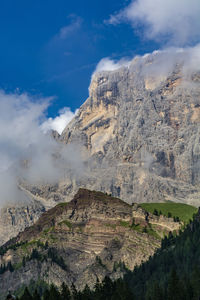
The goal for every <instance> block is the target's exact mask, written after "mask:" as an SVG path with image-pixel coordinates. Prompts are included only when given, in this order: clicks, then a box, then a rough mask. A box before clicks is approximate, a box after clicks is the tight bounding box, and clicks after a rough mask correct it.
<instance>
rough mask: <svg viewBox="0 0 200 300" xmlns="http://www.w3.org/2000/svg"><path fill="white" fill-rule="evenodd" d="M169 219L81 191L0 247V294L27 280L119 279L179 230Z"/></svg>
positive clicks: (81, 282)
mask: <svg viewBox="0 0 200 300" xmlns="http://www.w3.org/2000/svg"><path fill="white" fill-rule="evenodd" d="M180 226H181V224H180V223H177V222H174V221H173V219H172V218H166V217H164V216H162V215H161V216H160V217H156V216H154V215H152V214H150V213H147V212H146V211H145V210H143V209H142V208H141V207H139V206H138V205H136V204H135V205H129V204H127V203H125V202H123V201H121V200H120V199H118V198H113V197H111V196H108V195H105V194H103V193H101V192H95V191H89V190H85V189H80V190H79V192H78V193H77V194H76V195H75V197H74V199H73V200H72V201H71V202H69V203H60V204H58V205H57V206H56V207H54V208H52V209H50V210H49V211H47V212H45V213H44V214H43V215H42V216H41V217H40V218H39V220H38V221H37V222H36V224H35V225H33V226H31V227H29V228H26V229H25V231H23V232H21V233H20V234H19V235H18V236H17V237H16V238H14V239H12V240H10V241H9V242H8V243H6V244H5V245H4V246H2V247H1V248H0V254H1V256H0V265H1V270H0V290H1V295H2V296H4V293H6V292H7V291H8V290H10V289H12V291H15V290H17V289H18V288H19V287H21V286H22V285H23V284H25V285H27V284H29V282H30V280H35V281H37V280H38V278H40V280H44V281H45V282H47V283H49V284H50V283H54V284H56V285H57V286H60V285H61V284H62V282H63V281H65V282H66V283H67V284H68V285H71V284H72V283H74V284H75V285H76V286H77V288H79V289H82V288H83V287H84V286H85V284H86V283H87V284H88V285H89V286H94V284H95V282H96V280H97V278H99V280H102V279H103V278H104V276H105V275H109V276H111V278H118V277H119V276H122V275H123V274H124V273H125V272H126V268H129V269H133V268H134V267H135V266H136V265H139V264H140V263H141V262H142V261H146V260H147V259H148V258H149V256H150V255H153V253H154V252H155V250H156V249H157V248H158V247H159V246H160V238H161V237H162V236H163V235H165V234H168V233H169V231H178V229H179V228H180Z"/></svg>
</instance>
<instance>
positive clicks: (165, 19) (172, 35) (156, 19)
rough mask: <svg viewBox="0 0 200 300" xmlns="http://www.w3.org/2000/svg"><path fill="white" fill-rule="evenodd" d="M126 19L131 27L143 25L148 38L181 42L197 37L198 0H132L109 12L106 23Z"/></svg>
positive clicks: (199, 28) (199, 29)
mask: <svg viewBox="0 0 200 300" xmlns="http://www.w3.org/2000/svg"><path fill="white" fill-rule="evenodd" d="M124 21H128V22H130V23H131V24H132V26H133V27H135V28H138V26H140V28H141V25H142V26H143V27H142V29H143V30H144V33H145V37H146V38H148V39H155V40H160V39H163V38H164V39H165V40H166V41H167V42H168V43H169V42H170V43H171V44H173V45H178V46H182V45H185V44H188V43H191V42H198V40H199V38H200V2H199V0H175V1H174V0H136V1H132V2H131V4H130V5H129V6H127V7H126V8H125V9H123V10H122V11H120V12H119V13H117V14H115V15H112V16H111V17H110V19H109V20H108V21H107V23H109V24H113V25H116V24H119V23H121V22H124Z"/></svg>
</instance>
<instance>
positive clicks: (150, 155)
mask: <svg viewBox="0 0 200 300" xmlns="http://www.w3.org/2000/svg"><path fill="white" fill-rule="evenodd" d="M159 59H160V58H159V53H153V54H150V55H146V56H144V57H137V58H135V59H134V60H133V61H132V62H131V63H130V65H129V66H128V67H121V68H120V69H118V70H115V71H110V72H99V73H96V74H94V75H93V77H92V81H91V85H90V89H89V93H90V94H89V98H88V99H87V100H86V102H85V103H84V104H83V105H82V106H81V107H80V109H79V111H78V112H77V113H76V115H75V117H74V119H73V120H72V121H71V122H70V123H69V124H68V126H67V127H66V128H65V130H64V131H63V133H62V135H61V136H60V135H59V134H57V133H56V132H52V136H53V137H54V138H55V139H56V140H57V141H58V142H62V143H66V144H68V145H69V144H73V147H77V148H80V149H79V150H80V152H81V153H82V165H81V166H80V172H76V173H74V172H73V170H72V171H71V170H70V171H66V172H64V173H65V174H64V176H63V179H62V180H60V182H58V183H57V184H54V185H48V184H46V185H41V186H39V185H37V186H32V185H30V184H27V183H25V182H23V183H21V189H24V190H26V193H28V195H29V196H30V197H31V198H32V199H34V200H36V201H37V203H38V204H39V203H41V205H42V207H43V206H44V207H45V208H49V207H53V206H54V205H56V204H57V203H59V202H67V201H70V200H71V198H72V197H73V196H74V195H75V193H76V192H77V191H78V189H79V188H80V187H84V188H88V189H92V190H100V191H103V192H107V193H108V194H112V195H113V196H115V197H120V198H121V199H123V200H124V201H126V202H127V203H133V202H137V203H141V202H164V201H168V200H170V201H175V202H186V203H189V204H192V205H195V206H199V201H200V200H199V199H200V140H199V139H200V76H199V73H198V72H190V74H189V75H188V73H187V76H186V74H185V68H184V65H183V64H181V63H179V64H177V63H174V65H173V67H172V68H171V69H170V70H169V68H168V71H167V72H163V69H164V68H163V66H160V61H159ZM165 67H166V65H165ZM71 153H72V156H73V151H72V152H71ZM75 160H76V158H75V159H74V158H73V159H72V161H73V162H74V161H75ZM63 169H64V168H63ZM23 211H24V207H23V205H22V215H23ZM37 216H38V213H37V214H36V217H34V219H37ZM8 220H11V219H10V218H8V219H7V218H6V217H5V218H3V217H1V218H0V222H1V223H0V224H1V228H2V229H1V231H0V244H2V242H4V241H5V240H6V238H7V239H9V238H10V237H12V236H13V235H14V232H15V233H17V232H18V231H20V230H22V229H23V228H24V227H25V226H27V225H30V224H32V223H31V222H27V220H28V219H27V218H24V225H23V226H22V225H20V226H18V227H17V226H16V227H15V228H14V227H13V225H12V222H11V221H10V223H8ZM22 220H23V218H22ZM20 222H21V221H20ZM22 222H23V221H22ZM9 224H10V226H11V230H10V229H9V230H6V229H5V228H8V225H9ZM13 229H14V231H13ZM17 230H18V231H17Z"/></svg>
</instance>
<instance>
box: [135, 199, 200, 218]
mask: <svg viewBox="0 0 200 300" xmlns="http://www.w3.org/2000/svg"><path fill="white" fill-rule="evenodd" d="M140 206H141V207H142V208H144V209H145V210H146V211H148V212H150V213H153V212H154V209H157V211H158V212H160V211H161V212H162V214H163V215H165V216H168V212H170V213H171V214H172V217H179V219H180V220H181V221H183V222H186V223H187V222H188V221H189V220H190V219H192V216H193V214H194V213H197V210H198V209H197V208H196V207H194V206H191V205H187V204H183V203H174V202H166V203H142V204H141V205H140Z"/></svg>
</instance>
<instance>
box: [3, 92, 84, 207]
mask: <svg viewBox="0 0 200 300" xmlns="http://www.w3.org/2000/svg"><path fill="white" fill-rule="evenodd" d="M49 102H50V101H49V99H37V100H36V99H33V98H32V97H30V96H28V95H27V94H21V95H18V94H6V93H5V92H4V91H0V205H2V203H3V204H5V203H7V204H8V203H10V202H12V201H13V200H14V201H20V200H23V199H25V195H24V194H23V193H22V192H21V191H20V189H19V188H18V180H19V179H22V180H25V181H27V182H29V183H31V184H38V183H39V184H46V183H55V182H57V181H58V180H59V179H61V178H62V177H63V176H64V174H66V172H67V170H72V171H73V172H76V171H77V172H78V173H80V169H81V168H82V162H81V158H80V154H79V150H78V147H74V148H73V145H71V146H66V145H62V144H61V143H57V142H56V141H55V140H54V139H53V138H52V136H51V135H50V134H44V133H43V132H42V130H41V124H42V123H43V122H44V121H46V119H45V111H46V109H47V107H48V105H49ZM69 112H70V111H69V110H66V109H65V111H64V112H63V113H64V115H67V113H69ZM60 117H61V116H59V117H58V119H59V118H60ZM46 122H48V121H46ZM58 123H59V122H58ZM57 126H58V124H57ZM60 128H61V127H60Z"/></svg>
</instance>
